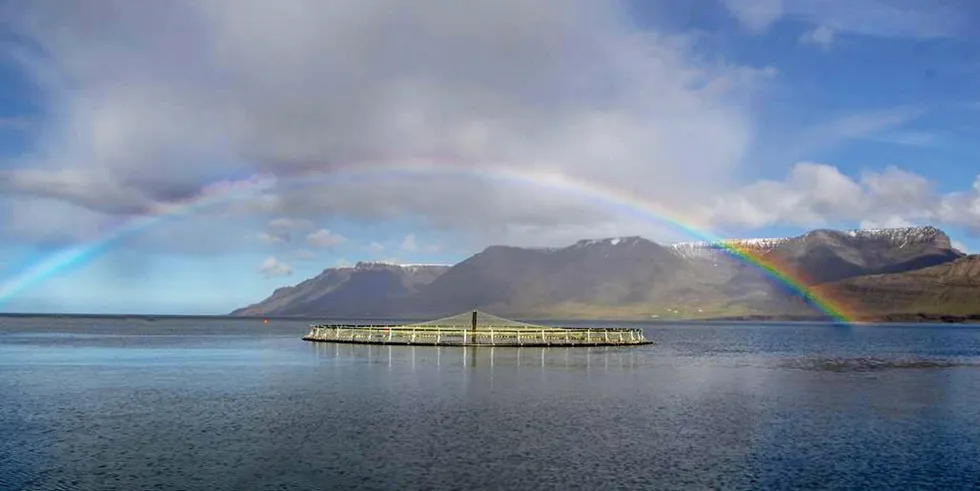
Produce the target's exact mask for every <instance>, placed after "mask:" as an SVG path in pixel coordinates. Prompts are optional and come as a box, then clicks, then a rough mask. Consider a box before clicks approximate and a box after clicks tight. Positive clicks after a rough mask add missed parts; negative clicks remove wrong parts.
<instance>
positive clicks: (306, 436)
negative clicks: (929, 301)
mask: <svg viewBox="0 0 980 491" xmlns="http://www.w3.org/2000/svg"><path fill="white" fill-rule="evenodd" d="M305 328H306V324H305V323H303V322H272V323H270V324H268V325H264V324H261V323H259V322H256V321H241V320H186V319H184V320H174V319H169V320H166V319H165V320H158V321H155V322H148V321H141V320H125V319H111V320H104V319H79V318H74V319H72V318H64V319H55V318H35V319H28V318H17V319H15V318H2V317H0V489H5V490H6V489H30V490H35V489H36V490H53V489H65V490H95V489H99V490H102V489H119V490H127V491H129V490H136V489H186V490H197V489H200V490H209V491H216V490H244V489H300V490H305V489H559V490H564V489H588V490H593V489H861V490H866V489H888V490H893V489H980V328H978V327H966V326H955V327H954V326H861V327H835V326H825V325H817V324H796V325H775V324H770V325H748V324H733V325H700V326H697V325H684V326H656V327H649V328H647V337H648V338H650V339H652V340H655V341H656V342H657V344H655V345H651V346H642V347H632V348H572V349H562V348H549V349H531V348H521V349H518V348H495V349H490V348H481V349H474V348H466V349H463V348H448V347H444V348H434V347H384V346H354V345H331V344H317V343H308V342H303V341H301V340H300V339H299V336H301V335H302V333H303V332H305Z"/></svg>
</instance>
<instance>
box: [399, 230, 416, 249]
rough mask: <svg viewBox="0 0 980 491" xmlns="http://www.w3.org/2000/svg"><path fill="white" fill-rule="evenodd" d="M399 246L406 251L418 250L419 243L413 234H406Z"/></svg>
mask: <svg viewBox="0 0 980 491" xmlns="http://www.w3.org/2000/svg"><path fill="white" fill-rule="evenodd" d="M401 248H402V250H404V251H406V252H418V250H419V245H418V243H417V242H416V240H415V234H408V235H406V236H405V239H404V240H402V245H401Z"/></svg>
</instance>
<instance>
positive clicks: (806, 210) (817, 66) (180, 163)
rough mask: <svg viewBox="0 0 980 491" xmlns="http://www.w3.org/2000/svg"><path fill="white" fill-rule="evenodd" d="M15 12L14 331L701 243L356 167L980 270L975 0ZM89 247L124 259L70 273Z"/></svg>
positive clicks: (7, 258)
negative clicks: (315, 283) (928, 255)
mask: <svg viewBox="0 0 980 491" xmlns="http://www.w3.org/2000/svg"><path fill="white" fill-rule="evenodd" d="M815 6H817V7H819V8H817V7H815ZM3 12H4V13H5V14H6V15H4V17H5V18H6V19H8V20H7V21H6V22H5V23H3V24H0V29H3V33H2V34H0V86H2V88H3V90H2V91H0V215H2V218H0V285H3V287H2V288H6V292H4V290H3V289H2V288H0V311H10V312H22V311H45V312H50V311H71V312H100V311H111V312H157V313H223V312H227V311H230V310H232V309H234V308H236V307H239V306H242V305H244V304H247V303H251V302H254V301H257V300H259V299H261V298H263V297H264V296H266V295H267V294H269V293H270V292H271V291H272V290H273V289H274V288H276V287H278V286H283V285H287V284H294V283H297V282H299V281H301V280H302V279H304V278H307V277H310V276H313V275H315V274H317V273H318V272H319V271H321V270H322V269H323V268H326V267H332V266H337V265H343V264H350V263H354V262H357V261H359V260H388V261H393V262H401V263H420V262H423V263H454V262H457V261H459V260H461V259H464V258H465V257H467V256H469V255H470V254H472V253H475V252H478V251H479V250H481V249H483V248H484V247H486V246H487V245H490V244H500V243H503V244H513V245H525V246H555V245H563V244H570V243H572V242H574V241H576V240H578V239H581V238H594V237H604V236H621V235H642V236H646V237H648V238H651V239H654V240H659V241H663V242H672V241H680V240H689V239H697V238H699V237H691V236H689V235H686V234H685V233H684V232H683V231H682V230H681V229H679V228H678V227H676V226H673V225H672V224H671V223H670V222H669V220H657V219H651V218H650V217H644V216H642V215H641V214H637V213H624V207H623V206H618V207H617V206H607V205H604V204H602V203H601V201H600V200H599V199H598V198H597V197H596V196H595V195H592V194H590V193H589V192H588V190H585V189H571V190H569V189H564V190H561V189H558V190H556V189H555V188H554V187H549V186H542V185H541V184H546V183H542V182H538V183H532V182H527V183H525V184H524V185H519V186H518V185H514V184H513V183H508V182H504V181H501V180H494V179H483V178H480V177H479V176H480V175H481V174H480V172H478V171H475V173H473V174H472V175H471V176H470V177H465V176H464V177H460V176H459V175H458V174H459V173H447V172H441V171H440V170H439V167H438V166H435V167H431V166H430V167H428V168H425V167H424V166H423V167H421V168H420V167H416V168H415V170H414V171H411V172H403V173H389V172H385V171H383V170H382V171H376V172H368V173H365V174H363V175H361V174H356V173H355V174H351V173H350V172H349V171H344V170H343V169H344V168H359V167H360V168H366V167H370V164H361V162H371V161H376V160H378V159H383V160H385V161H387V162H389V163H393V164H392V165H394V166H396V167H397V166H398V162H401V161H403V160H405V161H407V160H413V159H430V158H439V159H442V161H448V162H449V163H448V164H446V163H444V164H442V165H443V166H450V167H453V168H455V169H477V170H478V169H480V168H487V167H485V166H490V165H493V166H497V167H503V168H507V169H511V171H510V172H514V173H517V174H520V173H521V172H526V171H532V170H533V171H548V172H555V173H560V174H563V175H567V176H570V177H573V178H575V179H580V180H584V181H586V182H592V183H595V184H597V185H601V186H603V187H605V188H606V189H614V190H617V189H618V190H622V192H623V193H624V195H625V193H632V195H633V196H634V198H636V197H637V196H639V198H637V199H640V200H642V201H644V202H646V203H647V205H648V206H649V207H657V208H659V209H664V210H668V211H669V214H670V215H673V216H677V217H682V220H683V221H684V222H686V223H687V224H689V225H694V226H696V227H698V228H700V229H702V230H704V231H706V233H707V234H710V235H717V236H732V235H736V236H780V235H792V234H798V233H801V232H804V231H806V230H810V229H813V228H818V227H828V228H855V227H877V226H904V225H935V226H939V227H941V228H942V229H943V230H945V231H947V232H948V233H949V235H950V236H951V237H952V238H953V240H954V241H955V242H956V243H957V245H958V246H959V247H962V248H963V249H966V250H968V251H977V250H980V240H978V233H980V181H977V178H978V175H980V165H978V164H977V162H978V157H980V145H977V144H976V143H975V142H976V141H977V138H978V137H980V91H978V90H977V89H976V84H975V81H976V80H977V78H978V76H980V38H978V36H977V34H976V32H975V29H973V26H975V25H977V22H978V21H980V8H978V7H977V6H976V5H975V4H974V3H973V2H969V1H966V0H963V1H952V2H943V3H942V5H941V6H936V5H935V4H934V2H928V1H914V0H851V1H840V0H823V1H821V2H804V1H802V0H764V1H748V0H694V1H691V2H668V1H661V2H658V1H649V2H647V1H638V0H636V1H632V2H623V3H617V2H589V1H585V0H562V1H556V2H552V3H547V4H542V3H539V2H522V1H517V0H513V1H506V2H490V1H487V2H483V1H477V2H472V3H471V4H468V7H466V8H463V7H451V8H444V6H442V5H440V4H438V2H427V1H423V2H420V3H419V4H417V5H415V7H414V8H413V9H407V8H405V7H404V6H399V5H398V3H397V2H391V1H389V0H377V1H374V2H351V1H346V0H337V1H330V2H318V1H303V0H297V1H295V2H294V4H293V5H292V6H291V8H289V9H273V8H272V7H270V6H269V5H265V4H263V3H262V2H245V3H241V2H234V1H227V2H214V3H212V4H208V5H207V6H203V5H201V4H198V3H196V2H190V1H186V2H184V1H176V2H172V3H169V4H167V5H166V6H151V5H149V4H139V3H132V2H121V1H118V0H105V1H101V0H100V1H94V2H90V3H87V4H86V7H85V8H84V9H82V8H80V7H79V8H73V7H72V8H64V6H63V5H62V4H60V3H59V2H44V1H40V2H23V3H19V2H13V3H9V4H6V5H5V6H4V7H3ZM177 27H179V29H178V28H177ZM95 32H98V35H94V34H93V33H95ZM426 169H428V170H426ZM450 174H452V175H450ZM463 174H466V172H463ZM485 174H486V172H485V171H484V175H485ZM473 176H476V177H473ZM257 182H261V183H264V184H256V183H257ZM227 188H235V189H240V190H242V191H241V193H240V195H236V197H234V198H232V197H226V198H221V196H223V195H224V194H223V193H227V192H228V191H226V189H227ZM214 196H217V197H218V198H219V199H217V200H215V199H211V198H209V197H214ZM636 201H637V200H636V199H634V200H633V201H632V202H633V203H635V202H636ZM174 209H182V210H184V212H185V213H183V214H181V215H179V216H174V217H172V218H168V219H163V220H160V221H159V223H158V224H156V225H153V226H151V227H149V228H148V229H146V230H145V231H143V232H141V233H138V234H132V235H127V236H126V237H124V238H122V239H119V240H115V238H116V236H117V235H119V231H121V230H124V229H125V228H126V227H127V225H126V224H128V223H130V222H131V221H132V220H139V219H140V217H144V218H145V217H146V216H151V215H157V214H163V215H166V214H167V213H170V212H171V211H172V210H174ZM100 245H101V246H103V247H101V248H100V247H98V246H100ZM73 247H75V248H81V250H83V251H85V250H96V249H98V250H99V251H100V253H99V254H82V255H81V256H82V258H81V259H78V260H75V261H71V262H70V263H71V264H67V265H63V266H58V267H50V265H51V264H53V263H52V258H56V257H58V256H57V254H59V253H63V252H64V251H65V250H66V249H71V248H73ZM46 265H47V266H46ZM45 267H49V269H50V271H48V270H45V271H48V272H47V273H44V274H41V273H38V272H37V271H41V270H44V268H45ZM39 268H41V269H39Z"/></svg>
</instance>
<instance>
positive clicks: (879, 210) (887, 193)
mask: <svg viewBox="0 0 980 491" xmlns="http://www.w3.org/2000/svg"><path fill="white" fill-rule="evenodd" d="M709 213H710V214H711V215H712V216H713V220H714V222H715V223H716V225H717V226H726V225H728V226H730V225H735V226H742V227H747V228H762V227H766V226H770V225H776V224H781V225H786V224H790V225H796V226H801V227H817V226H826V225H828V224H832V223H841V222H848V223H853V224H857V225H859V226H861V227H867V228H877V227H899V226H910V225H924V224H933V225H939V226H956V227H964V228H966V229H968V230H970V231H971V232H972V233H978V234H980V177H978V179H977V181H976V182H975V183H974V186H973V189H972V190H970V191H967V192H957V193H948V194H940V193H937V192H936V190H935V186H934V185H933V183H932V182H930V181H929V180H928V179H926V178H925V177H923V176H920V175H918V174H915V173H912V172H908V171H905V170H902V169H898V168H896V167H887V168H885V169H882V170H878V171H868V172H865V173H863V174H862V175H861V176H860V178H858V179H854V178H852V177H850V176H847V175H845V174H843V173H842V172H841V171H840V170H839V169H838V168H836V167H834V166H832V165H827V164H818V163H812V162H803V163H799V164H797V165H796V166H794V167H793V169H792V170H791V172H790V173H789V175H788V176H787V177H786V179H785V180H782V181H774V180H767V181H760V182H757V183H754V184H750V185H748V186H745V187H743V188H741V189H739V190H738V191H736V192H732V193H726V194H724V195H722V196H720V197H719V198H717V199H716V200H715V202H714V204H713V206H712V210H711V211H710V212H709Z"/></svg>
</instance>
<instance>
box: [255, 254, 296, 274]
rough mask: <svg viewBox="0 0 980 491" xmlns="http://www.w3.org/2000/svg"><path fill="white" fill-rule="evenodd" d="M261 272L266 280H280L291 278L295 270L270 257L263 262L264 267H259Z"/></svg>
mask: <svg viewBox="0 0 980 491" xmlns="http://www.w3.org/2000/svg"><path fill="white" fill-rule="evenodd" d="M259 272H260V273H262V276H265V277H266V278H278V277H282V276H291V275H292V274H293V268H292V266H290V265H288V264H286V263H284V262H282V261H280V260H279V259H277V258H276V257H275V256H269V257H268V258H266V260H265V261H263V262H262V265H261V266H259Z"/></svg>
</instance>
